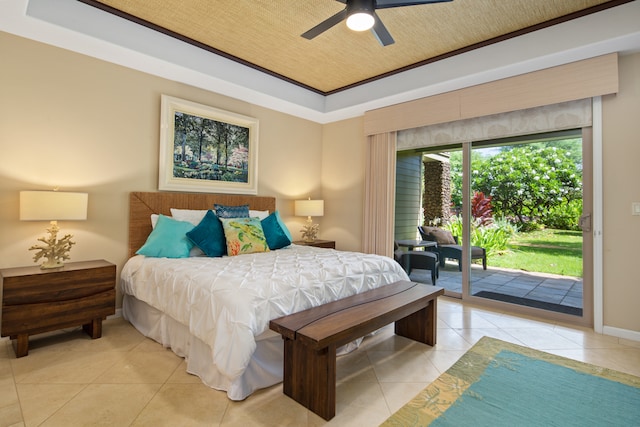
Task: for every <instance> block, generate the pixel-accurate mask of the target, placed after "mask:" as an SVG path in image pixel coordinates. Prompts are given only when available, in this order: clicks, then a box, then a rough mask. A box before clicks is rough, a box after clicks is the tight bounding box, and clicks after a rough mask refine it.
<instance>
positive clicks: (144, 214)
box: [129, 192, 276, 257]
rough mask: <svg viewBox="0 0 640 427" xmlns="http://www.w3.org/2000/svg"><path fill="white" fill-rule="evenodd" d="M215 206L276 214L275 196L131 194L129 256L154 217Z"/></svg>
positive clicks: (142, 243) (133, 252) (138, 244)
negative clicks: (241, 206)
mask: <svg viewBox="0 0 640 427" xmlns="http://www.w3.org/2000/svg"><path fill="white" fill-rule="evenodd" d="M214 203H218V204H221V205H228V206H238V205H246V204H248V205H249V208H250V209H255V210H260V211H266V210H268V211H269V212H274V211H275V210H276V199H275V197H260V196H247V195H240V194H209V193H160V192H156V193H145V192H133V193H130V194H129V257H132V256H134V255H135V253H136V251H137V250H138V249H140V247H142V245H144V242H145V241H146V240H147V237H148V236H149V233H151V214H154V213H155V214H163V215H167V216H170V215H171V210H170V209H171V208H178V209H212V208H213V205H214Z"/></svg>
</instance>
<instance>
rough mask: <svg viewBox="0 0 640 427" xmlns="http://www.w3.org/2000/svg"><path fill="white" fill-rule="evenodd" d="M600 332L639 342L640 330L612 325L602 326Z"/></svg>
mask: <svg viewBox="0 0 640 427" xmlns="http://www.w3.org/2000/svg"><path fill="white" fill-rule="evenodd" d="M602 333H603V334H605V335H612V336H614V337H618V338H624V339H627V340H631V341H638V342H640V332H638V331H631V330H629V329H620V328H614V327H613V326H603V327H602Z"/></svg>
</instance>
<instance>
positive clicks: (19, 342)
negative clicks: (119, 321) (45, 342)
mask: <svg viewBox="0 0 640 427" xmlns="http://www.w3.org/2000/svg"><path fill="white" fill-rule="evenodd" d="M115 284H116V266H115V265H114V264H112V263H110V262H107V261H104V260H96V261H83V262H70V263H67V264H65V265H64V266H62V267H60V268H55V269H48V270H46V269H45V270H43V269H41V268H40V267H39V266H32V267H18V268H5V269H1V270H0V298H1V299H2V309H1V311H0V316H1V319H2V321H1V325H2V326H1V328H0V335H1V336H3V337H6V336H8V337H10V338H11V339H12V340H13V345H14V349H15V352H16V356H17V357H23V356H26V355H27V354H28V353H29V335H34V334H39V333H42V332H49V331H54V330H57V329H62V328H68V327H72V326H77V325H82V327H83V329H84V331H85V332H86V333H87V334H89V336H90V337H91V338H93V339H95V338H100V337H101V336H102V320H103V319H104V318H106V317H107V316H108V315H111V314H114V313H115V297H116V290H115Z"/></svg>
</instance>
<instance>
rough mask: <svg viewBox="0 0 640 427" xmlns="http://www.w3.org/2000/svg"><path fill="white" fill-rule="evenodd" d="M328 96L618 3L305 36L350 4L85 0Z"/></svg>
mask: <svg viewBox="0 0 640 427" xmlns="http://www.w3.org/2000/svg"><path fill="white" fill-rule="evenodd" d="M79 1H81V2H83V3H86V4H89V5H92V6H95V7H98V8H100V9H101V10H103V11H105V12H106V13H113V14H116V15H118V16H120V17H122V18H124V19H128V20H131V21H134V22H136V23H138V24H140V25H144V26H147V27H150V28H153V29H155V30H157V31H161V32H163V33H165V34H169V35H171V36H173V37H176V38H178V39H181V40H183V41H185V42H187V43H191V44H195V45H196V46H199V47H201V48H203V49H205V50H208V51H210V52H212V54H215V55H222V56H225V57H227V58H231V59H233V60H235V61H238V62H240V63H243V64H245V65H247V66H250V67H253V68H257V69H259V70H262V71H264V72H266V73H269V74H271V75H275V76H277V77H279V78H282V79H284V80H286V81H289V82H292V83H295V84H297V85H299V86H302V87H305V88H307V89H310V90H312V91H314V92H317V93H320V94H323V95H327V94H331V93H336V92H339V91H342V90H344V89H348V88H350V87H354V86H357V85H360V84H363V83H366V82H370V81H372V80H376V79H379V78H382V77H385V76H389V75H392V74H395V73H398V72H401V71H405V70H407V69H410V68H413V67H416V66H420V65H424V64H427V63H430V62H434V61H437V60H439V59H442V58H446V57H449V56H451V55H455V54H457V53H461V52H465V51H468V50H471V49H475V48H478V47H481V46H484V45H487V44H490V43H495V42H498V41H502V40H506V39H509V38H511V37H517V36H519V35H522V34H526V33H528V32H531V31H536V30H539V29H541V28H544V27H547V26H549V25H554V24H558V23H560V22H565V21H567V20H571V19H575V18H577V17H580V16H584V15H586V14H590V13H595V12H598V11H601V10H603V9H606V8H609V7H614V6H617V5H619V4H622V3H626V2H627V1H623V0H616V1H605V0H562V1H549V0H509V1H498V0H454V1H452V2H448V3H436V4H427V5H419V6H406V7H400V8H393V9H381V10H378V11H377V13H378V16H379V17H380V19H381V20H382V21H383V22H384V24H385V25H386V27H387V29H388V30H389V32H390V33H391V35H392V36H393V38H394V39H395V43H394V44H392V45H390V46H386V47H383V46H381V45H380V44H379V43H378V42H377V40H376V39H375V37H374V35H373V34H372V33H371V32H369V31H365V32H363V33H357V32H353V31H351V30H349V29H347V28H346V25H345V24H344V22H342V23H340V24H338V25H336V26H335V27H333V28H332V29H330V30H328V31H326V32H325V33H323V34H321V35H319V36H318V37H316V38H314V39H313V40H307V39H304V38H302V37H300V34H302V33H303V32H305V31H307V30H308V29H310V28H311V27H313V26H315V25H316V24H318V23H320V22H321V21H323V20H324V19H326V18H328V17H330V16H332V15H333V14H335V13H336V12H339V11H340V10H342V9H343V8H344V4H343V3H340V2H338V1H335V0H314V1H299V0H216V1H212V0H163V1H162V2H156V1H151V0H101V1H96V0H79Z"/></svg>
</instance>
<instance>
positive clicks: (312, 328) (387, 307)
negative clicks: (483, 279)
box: [269, 281, 444, 420]
mask: <svg viewBox="0 0 640 427" xmlns="http://www.w3.org/2000/svg"><path fill="white" fill-rule="evenodd" d="M442 294H444V289H443V288H440V287H435V286H431V285H425V284H422V283H413V282H408V281H400V282H395V283H392V284H390V285H386V286H383V287H380V288H377V289H373V290H370V291H367V292H364V293H361V294H358V295H353V296H351V297H347V298H344V299H341V300H338V301H334V302H330V303H328V304H324V305H321V306H319V307H314V308H311V309H308V310H305V311H301V312H298V313H294V314H291V315H289V316H284V317H280V318H279V319H274V320H272V321H271V322H270V323H269V327H270V328H271V329H272V330H274V331H276V332H278V333H279V334H281V335H282V338H283V339H284V385H283V391H284V393H285V394H286V395H287V396H289V397H291V398H292V399H294V400H295V401H297V402H298V403H300V404H302V405H304V406H305V407H307V408H308V409H310V410H311V411H313V412H315V413H316V414H318V415H320V416H321V417H322V418H324V419H325V420H330V419H331V418H333V417H334V415H335V413H336V349H337V348H338V347H340V346H341V345H344V344H347V343H349V342H351V341H353V340H355V339H358V338H360V337H363V336H365V335H367V334H369V333H371V332H373V331H376V330H378V329H380V328H382V327H383V326H386V325H388V324H389V323H391V322H395V333H396V334H397V335H401V336H404V337H407V338H410V339H412V340H415V341H419V342H422V343H425V344H428V345H435V343H436V324H437V318H436V315H437V298H438V296H440V295H442Z"/></svg>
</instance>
